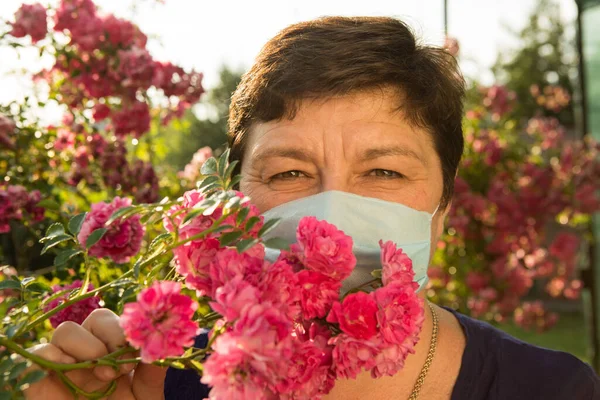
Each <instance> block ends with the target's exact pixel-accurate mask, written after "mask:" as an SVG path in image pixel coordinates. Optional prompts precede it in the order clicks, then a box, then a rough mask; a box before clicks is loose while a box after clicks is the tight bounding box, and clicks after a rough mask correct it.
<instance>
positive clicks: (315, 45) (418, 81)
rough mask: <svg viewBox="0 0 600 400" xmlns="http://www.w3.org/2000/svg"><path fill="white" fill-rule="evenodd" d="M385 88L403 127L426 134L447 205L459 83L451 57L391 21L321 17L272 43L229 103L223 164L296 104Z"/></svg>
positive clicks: (458, 129)
mask: <svg viewBox="0 0 600 400" xmlns="http://www.w3.org/2000/svg"><path fill="white" fill-rule="evenodd" d="M386 87H392V88H396V89H398V92H399V94H401V98H402V102H401V103H402V105H401V106H400V105H399V107H401V108H402V111H403V112H404V115H405V116H406V117H407V119H408V121H409V122H410V123H411V124H413V125H414V126H418V127H421V128H424V129H426V130H427V131H428V132H430V134H431V135H432V138H433V142H434V146H435V149H436V151H437V153H438V156H439V158H440V161H441V164H442V176H443V181H444V187H443V193H442V199H441V205H442V206H443V207H445V206H447V205H448V203H449V201H450V200H451V198H452V195H453V191H454V178H455V175H456V171H457V168H458V164H459V162H460V158H461V156H462V153H463V146H464V140H463V133H462V115H463V98H464V94H465V83H464V79H463V77H462V75H461V73H460V71H459V68H458V65H457V62H456V59H455V58H454V57H453V56H452V55H451V54H449V53H448V52H447V51H446V50H444V49H442V48H439V47H435V46H427V45H422V44H419V43H417V40H416V39H415V35H414V34H413V33H412V31H411V29H410V28H409V27H408V26H407V25H406V24H405V23H403V22H402V21H399V20H397V19H394V18H385V17H325V18H319V19H316V20H313V21H308V22H302V23H298V24H295V25H291V26H289V27H288V28H286V29H284V30H283V31H281V32H280V33H279V34H278V35H277V36H275V37H274V38H272V39H271V40H270V41H269V42H268V43H267V44H266V45H265V46H264V47H263V49H262V50H261V52H260V54H259V55H258V57H257V59H256V61H255V63H254V65H253V66H252V68H251V69H250V70H249V71H248V72H247V73H246V74H245V75H244V76H243V78H242V81H241V82H240V84H239V86H238V87H237V90H236V91H235V93H234V94H233V97H232V99H231V106H230V111H229V146H230V148H231V153H230V154H231V155H230V159H231V160H239V161H240V163H241V162H242V161H243V156H244V150H245V144H246V142H247V137H248V132H249V130H250V127H251V126H252V124H253V123H255V122H259V121H261V122H268V121H272V120H279V119H282V118H290V119H292V118H294V115H295V113H296V112H297V105H298V102H299V101H300V100H302V99H305V98H322V97H324V98H326V97H334V96H341V95H345V94H351V93H354V92H357V91H362V90H369V89H376V88H386ZM238 171H239V170H238Z"/></svg>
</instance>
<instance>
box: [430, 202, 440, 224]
mask: <svg viewBox="0 0 600 400" xmlns="http://www.w3.org/2000/svg"><path fill="white" fill-rule="evenodd" d="M439 209H440V203H438V205H437V207H436V208H435V210H434V211H433V214H431V217H430V218H429V220H432V219H433V217H435V214H437V212H438V211H439Z"/></svg>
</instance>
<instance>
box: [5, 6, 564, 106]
mask: <svg viewBox="0 0 600 400" xmlns="http://www.w3.org/2000/svg"><path fill="white" fill-rule="evenodd" d="M31 1H32V0H30V1H29V2H31ZM557 1H558V3H559V4H560V7H561V12H562V15H563V16H564V19H565V20H566V21H573V20H574V18H575V15H576V6H575V1H574V0H557ZM95 2H96V4H97V5H98V6H99V8H100V9H101V10H103V11H105V12H111V13H115V14H116V15H118V16H120V17H126V18H129V19H131V20H133V21H134V22H135V23H137V24H138V25H139V26H140V27H141V29H142V31H144V32H145V33H146V34H148V35H149V36H151V38H152V39H151V40H150V42H149V48H150V51H151V53H152V54H153V55H154V57H155V58H156V59H159V60H165V61H171V62H174V63H176V64H179V65H181V66H183V67H185V68H194V69H196V70H198V71H202V72H203V73H204V76H205V78H204V85H205V87H206V88H210V87H212V86H214V85H215V83H216V82H217V80H218V70H219V68H220V66H221V65H223V64H227V65H229V66H231V67H234V68H240V69H246V68H247V67H248V66H249V65H251V64H252V61H253V59H254V57H255V56H256V55H257V53H258V52H259V51H260V48H261V47H262V46H263V45H264V44H265V42H266V41H268V40H269V39H270V38H271V37H272V36H274V35H275V34H276V33H277V32H278V31H279V30H281V29H283V28H285V27H286V26H288V25H290V24H292V23H295V22H299V21H304V20H309V19H313V18H316V17H319V16H324V15H348V16H355V15H373V16H393V17H397V18H400V19H402V20H404V21H405V22H407V23H408V24H409V25H411V26H412V27H413V29H414V30H415V31H416V32H417V33H418V35H419V36H420V37H421V38H422V40H423V41H424V42H426V43H432V44H441V43H443V38H444V26H443V25H444V24H443V19H444V18H443V0H410V1H409V0H361V1H355V0H303V1H302V2H297V1H289V0H254V1H247V0H228V1H216V0H213V1H205V0H164V4H160V3H158V2H157V1H156V0H138V1H136V2H135V4H137V5H136V6H135V8H134V7H132V4H133V3H134V2H133V1H132V0H96V1H95ZM447 2H448V10H449V12H448V20H449V24H448V25H449V26H448V27H449V35H450V36H453V37H456V38H457V39H458V40H459V42H460V45H461V66H462V68H463V72H464V73H465V75H467V76H470V77H476V78H479V79H480V80H483V81H484V82H485V83H491V80H492V76H491V73H490V72H489V68H490V66H491V65H492V64H493V63H494V61H495V60H496V57H497V54H498V52H499V51H501V50H504V49H510V48H515V47H518V42H517V41H516V40H515V38H514V37H513V36H512V35H511V34H510V33H509V32H508V29H507V27H510V28H511V29H513V30H519V29H521V28H522V27H523V26H524V25H525V24H526V22H527V18H528V16H529V14H530V12H531V10H532V9H533V6H534V5H535V2H536V0H447ZM22 3H23V1H21V0H0V19H2V20H5V21H6V20H8V21H10V20H11V19H12V16H13V14H14V12H15V11H16V10H17V9H18V8H19V6H20V5H21V4H22ZM42 3H44V4H48V3H56V0H45V1H44V0H43V1H42ZM51 63H52V60H51V59H46V60H39V57H38V56H37V52H23V53H22V54H21V58H20V59H19V58H17V55H16V53H15V51H14V50H12V49H10V48H0V104H2V103H6V102H7V101H10V100H14V99H18V98H22V97H23V96H24V95H26V94H28V93H30V92H31V90H32V85H31V83H30V82H29V81H28V80H27V79H26V78H19V75H18V74H17V75H15V74H13V73H12V72H14V71H19V70H23V69H24V70H28V71H36V70H39V69H41V68H43V67H49V66H50V65H51Z"/></svg>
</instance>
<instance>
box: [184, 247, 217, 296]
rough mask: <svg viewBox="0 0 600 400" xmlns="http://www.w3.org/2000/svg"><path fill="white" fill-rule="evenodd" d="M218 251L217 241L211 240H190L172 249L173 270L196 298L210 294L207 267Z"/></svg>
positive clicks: (210, 284)
mask: <svg viewBox="0 0 600 400" xmlns="http://www.w3.org/2000/svg"><path fill="white" fill-rule="evenodd" d="M218 250H219V241H218V240H216V239H213V238H208V239H204V240H192V241H191V242H188V243H186V244H184V245H181V246H179V247H177V248H175V249H173V255H174V259H175V268H176V271H177V273H178V274H179V275H181V276H184V277H185V284H186V286H187V287H188V288H190V289H194V290H196V291H197V292H198V296H206V295H208V294H209V293H212V279H211V278H210V273H209V265H210V263H211V261H212V260H213V258H215V256H216V254H217V251H218Z"/></svg>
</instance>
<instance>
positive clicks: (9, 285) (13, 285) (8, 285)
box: [0, 279, 21, 290]
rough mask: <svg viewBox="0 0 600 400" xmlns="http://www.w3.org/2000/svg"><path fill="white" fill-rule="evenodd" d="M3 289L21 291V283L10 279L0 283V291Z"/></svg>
mask: <svg viewBox="0 0 600 400" xmlns="http://www.w3.org/2000/svg"><path fill="white" fill-rule="evenodd" d="M3 289H15V290H21V282H18V281H13V280H12V279H11V280H6V281H1V282H0V290H3Z"/></svg>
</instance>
